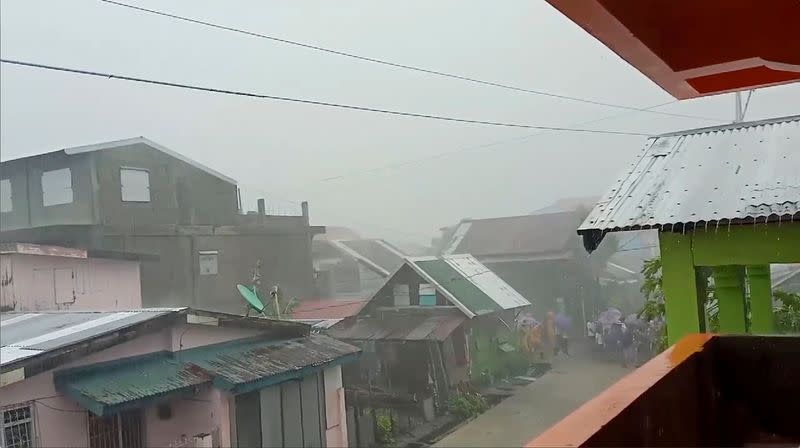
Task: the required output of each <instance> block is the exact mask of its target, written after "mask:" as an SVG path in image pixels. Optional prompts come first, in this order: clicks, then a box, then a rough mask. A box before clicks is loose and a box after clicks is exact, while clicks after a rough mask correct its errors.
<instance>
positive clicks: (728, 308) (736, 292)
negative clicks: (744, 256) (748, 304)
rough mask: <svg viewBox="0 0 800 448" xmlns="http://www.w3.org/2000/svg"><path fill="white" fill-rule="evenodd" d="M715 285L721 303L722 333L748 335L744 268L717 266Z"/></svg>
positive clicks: (720, 327) (720, 328) (715, 269)
mask: <svg viewBox="0 0 800 448" xmlns="http://www.w3.org/2000/svg"><path fill="white" fill-rule="evenodd" d="M714 284H715V285H716V293H717V300H718V301H719V331H720V333H740V334H741V333H747V317H746V316H745V303H744V300H745V299H744V267H743V266H715V267H714Z"/></svg>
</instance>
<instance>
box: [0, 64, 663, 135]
mask: <svg viewBox="0 0 800 448" xmlns="http://www.w3.org/2000/svg"><path fill="white" fill-rule="evenodd" d="M0 62H2V63H4V64H12V65H19V66H24V67H32V68H37V69H42V70H51V71H57V72H67V73H75V74H79V75H86V76H95V77H99V78H110V79H120V80H123V81H131V82H138V83H144V84H155V85H160V86H167V87H176V88H181V89H188V90H196V91H203V92H211V93H219V94H223V95H233V96H244V97H250V98H259V99H268V100H274V101H284V102H291V103H301V104H311V105H315V106H325V107H335V108H342V109H351V110H358V111H363V112H374V113H380V114H387V115H396V116H404V117H413V118H425V119H430V120H439V121H449V122H457V123H468V124H478V125H484V126H499V127H508V128H524V129H539V130H543V131H562V132H585V133H591V134H613V135H635V136H640V137H650V136H651V134H644V133H641V132H626V131H609V130H599V129H580V128H566V127H558V126H540V125H529V124H520V123H507V122H500V121H486V120H473V119H468V118H458V117H448V116H444V115H432V114H423V113H417V112H403V111H397V110H390V109H379V108H375V107H367V106H356V105H352V104H340V103H331V102H328V101H318V100H309V99H304V98H293V97H286V96H277V95H266V94H261V93H254V92H245V91H240V90H229V89H219V88H213V87H202V86H197V85H192V84H183V83H177V82H170V81H159V80H155V79H147V78H137V77H134V76H128V75H118V74H113V73H104V72H98V71H93V70H85V69H78V68H70V67H59V66H55V65H46V64H38V63H34V62H26V61H18V60H13V59H0Z"/></svg>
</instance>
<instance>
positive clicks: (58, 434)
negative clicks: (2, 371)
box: [0, 324, 258, 447]
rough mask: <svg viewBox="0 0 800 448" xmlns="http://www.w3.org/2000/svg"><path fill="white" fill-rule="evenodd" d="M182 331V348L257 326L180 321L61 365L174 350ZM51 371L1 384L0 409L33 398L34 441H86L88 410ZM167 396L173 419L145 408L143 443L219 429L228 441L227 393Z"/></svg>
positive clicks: (231, 337) (245, 334) (246, 333)
mask: <svg viewBox="0 0 800 448" xmlns="http://www.w3.org/2000/svg"><path fill="white" fill-rule="evenodd" d="M181 334H183V336H184V337H183V348H184V349H186V348H191V347H197V346H202V345H208V344H213V343H218V342H225V341H231V340H235V339H240V338H242V337H250V336H254V335H256V334H258V331H257V330H250V329H242V328H233V327H215V326H209V325H196V324H192V325H190V324H179V325H176V326H174V327H171V328H166V329H164V330H161V331H158V332H154V333H151V334H147V335H144V336H140V337H138V338H136V339H133V340H131V341H127V342H124V343H122V344H119V345H116V346H114V347H111V348H108V349H106V350H102V351H99V352H97V353H93V354H91V355H89V356H86V357H84V358H81V359H80V360H77V361H75V362H72V363H68V364H65V365H63V366H60V367H59V369H64V368H69V367H76V366H81V365H87V364H94V363H98V362H104V361H111V360H114V359H120V358H127V357H131V356H138V355H143V354H147V353H152V352H157V351H161V350H177V347H178V339H179V337H180V335H181ZM53 372H54V371H53V370H51V371H47V372H44V373H40V374H38V375H35V376H33V377H31V378H26V379H25V380H23V381H20V382H16V383H12V384H9V385H7V386H4V387H3V388H2V389H0V408H2V407H6V406H12V405H18V404H24V403H32V408H33V411H34V415H35V422H34V424H35V427H36V434H37V440H38V441H39V444H40V446H42V447H51V446H52V447H56V446H59V447H81V446H84V447H85V446H87V445H88V421H87V418H88V414H87V411H86V410H85V409H84V408H82V407H81V406H80V405H78V404H77V403H76V402H74V401H73V400H72V399H70V398H68V397H66V396H63V395H61V394H60V393H59V392H58V391H57V390H56V389H55V385H54V383H53ZM189 398H190V399H186V398H181V399H179V398H176V399H173V400H171V401H170V404H171V406H172V418H171V419H169V420H159V419H158V415H157V410H156V407H151V408H147V409H144V412H143V419H144V431H145V432H144V437H145V441H146V444H147V446H165V447H166V446H170V444H173V446H174V444H175V443H177V442H179V441H180V440H181V436H182V435H184V434H185V435H186V436H187V437H189V438H191V437H192V436H194V435H195V434H198V433H203V432H206V433H213V432H216V433H217V437H218V438H219V440H220V442H221V443H222V446H230V440H231V435H230V431H231V425H230V421H229V417H228V416H229V410H228V409H229V408H228V406H229V401H230V398H231V397H230V395H228V394H227V393H225V392H222V391H219V390H216V389H206V388H203V389H201V390H200V391H199V393H198V394H197V395H195V396H192V397H189Z"/></svg>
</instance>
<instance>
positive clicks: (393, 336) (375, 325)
mask: <svg viewBox="0 0 800 448" xmlns="http://www.w3.org/2000/svg"><path fill="white" fill-rule="evenodd" d="M466 320H467V317H466V316H464V315H463V314H462V313H460V312H458V311H455V310H453V312H442V311H439V312H436V313H435V314H421V313H420V312H417V313H414V312H409V313H406V314H397V313H391V314H389V315H387V316H385V317H384V318H382V317H381V316H380V315H374V316H368V317H360V318H358V319H357V320H356V321H354V322H352V323H348V322H343V323H341V324H339V325H335V326H333V327H331V328H330V329H329V330H328V332H327V333H328V335H330V336H333V337H335V338H337V339H344V340H360V341H366V340H383V341H391V340H395V341H423V340H435V341H443V340H445V339H447V337H448V336H450V333H452V332H453V330H455V329H456V328H458V326H459V325H461V324H462V323H464V322H465V321H466Z"/></svg>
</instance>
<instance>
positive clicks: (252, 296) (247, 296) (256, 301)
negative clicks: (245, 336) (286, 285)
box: [236, 284, 264, 313]
mask: <svg viewBox="0 0 800 448" xmlns="http://www.w3.org/2000/svg"><path fill="white" fill-rule="evenodd" d="M236 289H238V290H239V294H241V295H242V297H244V300H246V301H247V304H248V305H250V307H251V308H253V309H254V310H256V311H258V312H259V313H263V312H264V302H262V301H261V299H260V298H259V297H258V294H256V292H255V291H253V290H252V289H250V288H248V287H247V286H244V285H241V284H238V285H236Z"/></svg>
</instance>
